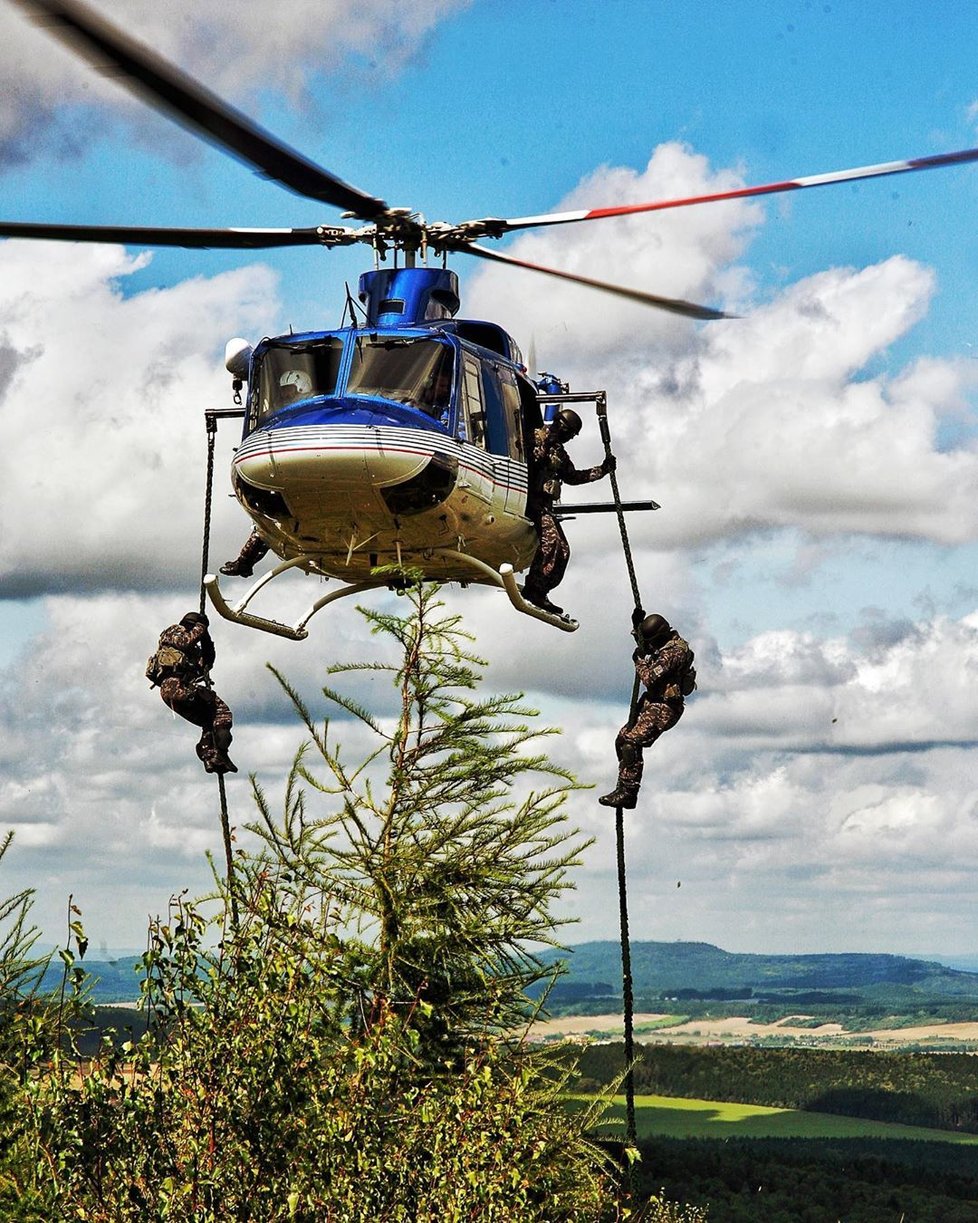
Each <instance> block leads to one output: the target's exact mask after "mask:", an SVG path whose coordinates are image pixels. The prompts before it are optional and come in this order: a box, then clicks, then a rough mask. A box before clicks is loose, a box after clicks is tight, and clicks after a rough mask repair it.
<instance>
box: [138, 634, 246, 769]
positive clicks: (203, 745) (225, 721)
mask: <svg viewBox="0 0 978 1223" xmlns="http://www.w3.org/2000/svg"><path fill="white" fill-rule="evenodd" d="M213 665H214V642H213V641H212V640H211V635H210V633H209V632H208V631H207V617H206V616H205V615H204V614H203V613H202V612H193V611H192V612H187V614H186V615H185V616H184V617H183V619H182V620H181V621H180V623H179V624H171V625H170V627H169V628H165V629H164V630H163V632H162V633H161V634H160V642H159V645H158V646H157V649H156V653H155V654H154V655H153V656H152V657H151V658H150V660H149V663H148V664H147V667H146V677H147V679H149V680H150V682H151V683H152V684H153V686H154V687H156V686H157V685H159V689H160V696H161V697H162V698H163V703H164V704H165V705H168V706H169V707H170V709H172V710H173V712H174V713H178V714H179V715H180V717H181V718H186V719H187V721H188V722H193V724H194V725H195V726H199V727H201V728H202V734H201V736H200V742H199V743H198V744H197V755H198V756H199V757H200V759H201V760H202V761H203V764H204V770H205V772H207V773H237V771H238V770H237V767H236V766H235V765H234V764H233V763H232V761H231V759H230V757H229V756H228V748H229V747H230V746H231V721H232V719H231V710H230V709H229V708H228V707H227V705H226V704H225V703H224V702H223V701H222V700H221V698H220V697H219V696H218V695H217V693H216V692H214V691H213V690H212V689H211V688H208V687H207V686H206V683H205V680H206V678H207V674H208V672H209V671H210V669H211V667H212V666H213Z"/></svg>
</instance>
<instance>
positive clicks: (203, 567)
mask: <svg viewBox="0 0 978 1223" xmlns="http://www.w3.org/2000/svg"><path fill="white" fill-rule="evenodd" d="M204 417H205V420H206V422H207V481H206V484H205V487H204V538H203V546H202V549H201V558H200V613H201V615H203V614H204V607H205V606H206V598H207V592H206V590H205V589H204V578H205V577H206V575H207V560H208V553H209V551H210V540H211V507H212V505H213V500H214V444H215V442H216V440H217V417H216V415H215V414H214V413H213V412H206V413H205V414H204ZM204 683H205V684H206V685H207V687H208V688H212V687H213V684H212V683H211V677H210V673H207V674H205V676H204ZM216 777H217V786H218V791H219V793H220V796H221V833H222V836H223V838H224V859H225V862H226V864H227V888H228V897H229V898H230V902H231V921H232V923H233V925H234V927H235V928H237V925H238V902H237V899H236V897H235V894H234V857H233V852H232V848H231V821H230V817H229V816H228V798H227V791H226V789H225V787H224V774H223V773H217V774H216Z"/></svg>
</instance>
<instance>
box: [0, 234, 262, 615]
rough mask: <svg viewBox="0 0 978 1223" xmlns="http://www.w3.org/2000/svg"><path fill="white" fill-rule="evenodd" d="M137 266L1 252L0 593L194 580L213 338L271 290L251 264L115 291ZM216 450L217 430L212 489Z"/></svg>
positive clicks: (31, 251) (28, 251) (219, 399)
mask: <svg viewBox="0 0 978 1223" xmlns="http://www.w3.org/2000/svg"><path fill="white" fill-rule="evenodd" d="M144 258H145V257H136V258H133V257H130V256H128V255H126V254H124V253H123V252H122V250H121V249H119V248H117V247H94V248H92V247H69V248H66V247H64V246H59V245H57V244H47V243H41V244H33V243H19V242H5V243H2V244H0V337H2V343H3V357H4V360H5V363H6V364H5V368H6V378H5V379H4V380H3V381H4V384H5V387H4V393H3V396H2V399H0V411H2V412H3V415H4V419H5V420H6V421H7V422H8V429H7V432H6V440H5V445H4V450H3V456H2V459H0V462H2V469H3V480H2V482H0V514H2V517H3V522H4V531H3V535H2V538H0V575H2V577H3V580H4V586H5V588H6V593H7V595H8V597H10V595H11V594H16V595H19V596H24V595H28V594H30V593H32V592H35V591H40V592H43V591H50V590H59V589H85V588H89V589H100V588H104V587H105V586H117V587H119V586H122V587H125V586H128V585H131V586H133V587H139V586H147V585H148V586H159V585H170V584H173V582H174V580H175V579H176V580H180V579H182V580H183V581H184V582H185V581H186V580H187V577H188V576H189V575H190V574H191V573H192V569H191V566H192V565H193V564H194V563H195V558H194V551H195V550H191V549H190V548H189V547H188V541H190V540H194V539H199V537H200V530H201V525H200V524H201V521H202V505H203V494H204V474H205V461H204V460H205V453H206V443H205V434H204V410H205V409H206V408H211V407H215V406H230V405H229V396H230V380H229V378H228V376H227V375H226V374H224V373H222V369H221V367H222V364H223V363H222V361H221V359H220V358H221V354H222V353H223V346H224V342H225V341H226V340H227V339H228V337H230V336H231V335H234V334H237V333H239V332H241V331H242V330H245V331H248V330H257V331H260V330H262V327H263V324H264V325H267V323H268V316H269V314H270V313H272V312H274V310H275V308H276V304H277V303H276V300H275V282H274V279H273V277H272V275H271V273H270V272H268V271H267V270H266V269H263V268H261V267H253V268H250V269H247V270H242V271H235V272H228V273H225V274H223V275H220V276H216V277H214V278H213V279H212V280H205V279H203V278H197V279H194V280H190V281H184V282H183V283H181V284H179V285H176V286H175V287H173V288H170V289H160V290H150V291H147V292H143V293H138V294H136V295H134V296H130V297H124V296H123V293H122V290H121V282H122V280H123V279H124V278H125V277H126V276H127V275H129V274H130V273H131V272H132V271H134V270H135V269H136V268H137V267H139V266H140V265H141V263H142V262H143V259H144ZM229 445H230V434H227V435H226V436H225V443H224V446H223V449H222V452H221V463H222V466H221V468H220V474H219V477H218V478H219V479H221V481H222V485H223V484H226V476H225V472H226V461H227V460H228V458H229V453H228V449H229ZM238 530H240V531H242V532H243V530H244V524H243V521H242V523H241V525H240V526H239V528H238ZM198 555H199V552H198Z"/></svg>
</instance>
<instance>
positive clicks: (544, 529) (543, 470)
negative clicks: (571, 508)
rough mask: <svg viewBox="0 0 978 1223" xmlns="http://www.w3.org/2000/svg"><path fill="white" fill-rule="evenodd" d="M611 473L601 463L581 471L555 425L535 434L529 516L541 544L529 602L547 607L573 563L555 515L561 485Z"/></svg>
mask: <svg viewBox="0 0 978 1223" xmlns="http://www.w3.org/2000/svg"><path fill="white" fill-rule="evenodd" d="M609 470H610V469H609V468H608V467H607V465H606V464H604V463H599V464H598V466H597V467H588V468H587V469H586V470H584V471H578V470H577V468H576V467H575V466H574V464H573V463H572V462H571V460H570V456H569V455H568V453H567V451H566V450H565V449H564V447H563V444H562V443H561V441H560V438H559V437H558V436H557V429H556V426H555V424H554V422H551V423H550V424H549V425H544V426H543V427H542V428H540V429H537V431H536V432H535V433H534V435H533V462H532V464H531V466H530V473H531V474H530V493H529V496H528V498H527V504H526V513H527V517H528V518H529V519H530V520H531V522H532V523H533V525H534V526H535V527H536V529H537V536H538V537H539V541H540V542H539V544H538V545H537V551H536V555H535V556H534V558H533V563H532V564H531V565H530V570H529V573H528V574H527V576H526V583H525V585H524V587H523V597H524V598H525V599H526V600H527V602H529V603H534V604H536V605H537V606H545V605H546V604H547V603H548V602H549V600H548V598H547V596H548V595H549V594H550V591H551V590H553V589H554V587H555V586H559V585H560V583H561V582H562V581H563V578H564V573H565V571H566V569H567V562H568V560H569V559H570V544H569V543H568V542H567V537H566V535H565V534H564V532H563V528H562V527H561V525H560V522H559V521H558V519H557V517H556V515H555V514H554V502H555V501H557V500H558V499H559V497H560V486H561V483H562V482H563V483H564V484H591V483H592V482H593V481H595V480H600V479H601V477H602V476H606V475H607V474H608V471H609Z"/></svg>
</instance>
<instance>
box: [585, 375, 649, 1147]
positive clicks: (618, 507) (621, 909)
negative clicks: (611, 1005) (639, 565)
mask: <svg viewBox="0 0 978 1223" xmlns="http://www.w3.org/2000/svg"><path fill="white" fill-rule="evenodd" d="M596 407H597V413H598V427H599V428H600V430H601V440H602V442H603V443H604V453H605V458H606V459H610V458H611V457H612V453H611V429H610V428H609V426H608V400H607V396H606V395H605V394H604V392H603V391H602V392H601V394H600V395H599V396H598V397H597V400H596ZM610 478H611V492H612V496H613V497H614V500H615V513H616V515H617V517H618V532H619V534H620V535H621V549H622V552H623V554H624V557H625V565H626V566H627V568H628V580H629V582H630V584H631V587H632V600H633V603H634V606H635V607H641V606H642V600H641V597H640V595H639V592H638V579H637V577H636V576H635V564H634V562H633V560H632V549H631V547H630V545H629V542H628V528H627V527H626V525H625V511H624V510H623V509H622V504H621V493H620V492H619V490H618V476H617V473H616V472H615V471H612V472H611V475H610ZM638 695H639V681H638V673H637V672H636V674H635V680H634V682H633V684H632V699H631V703H630V705H629V711H628V720H629V722H633V721H634V720H635V717H636V715H637V713H638ZM615 850H616V857H617V862H618V915H619V926H620V930H621V997H622V1012H623V1018H624V1023H625V1134H626V1137H627V1140H628V1142H629V1144H630V1145H631V1146H634V1145H635V1142H636V1133H635V1076H634V1074H633V1070H632V1065H633V1062H634V1061H635V1029H634V1023H635V1000H634V996H633V994H632V952H631V943H630V939H629V933H628V891H627V881H626V873H625V817H624V813H623V811H622V809H621V807H616V808H615Z"/></svg>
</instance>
